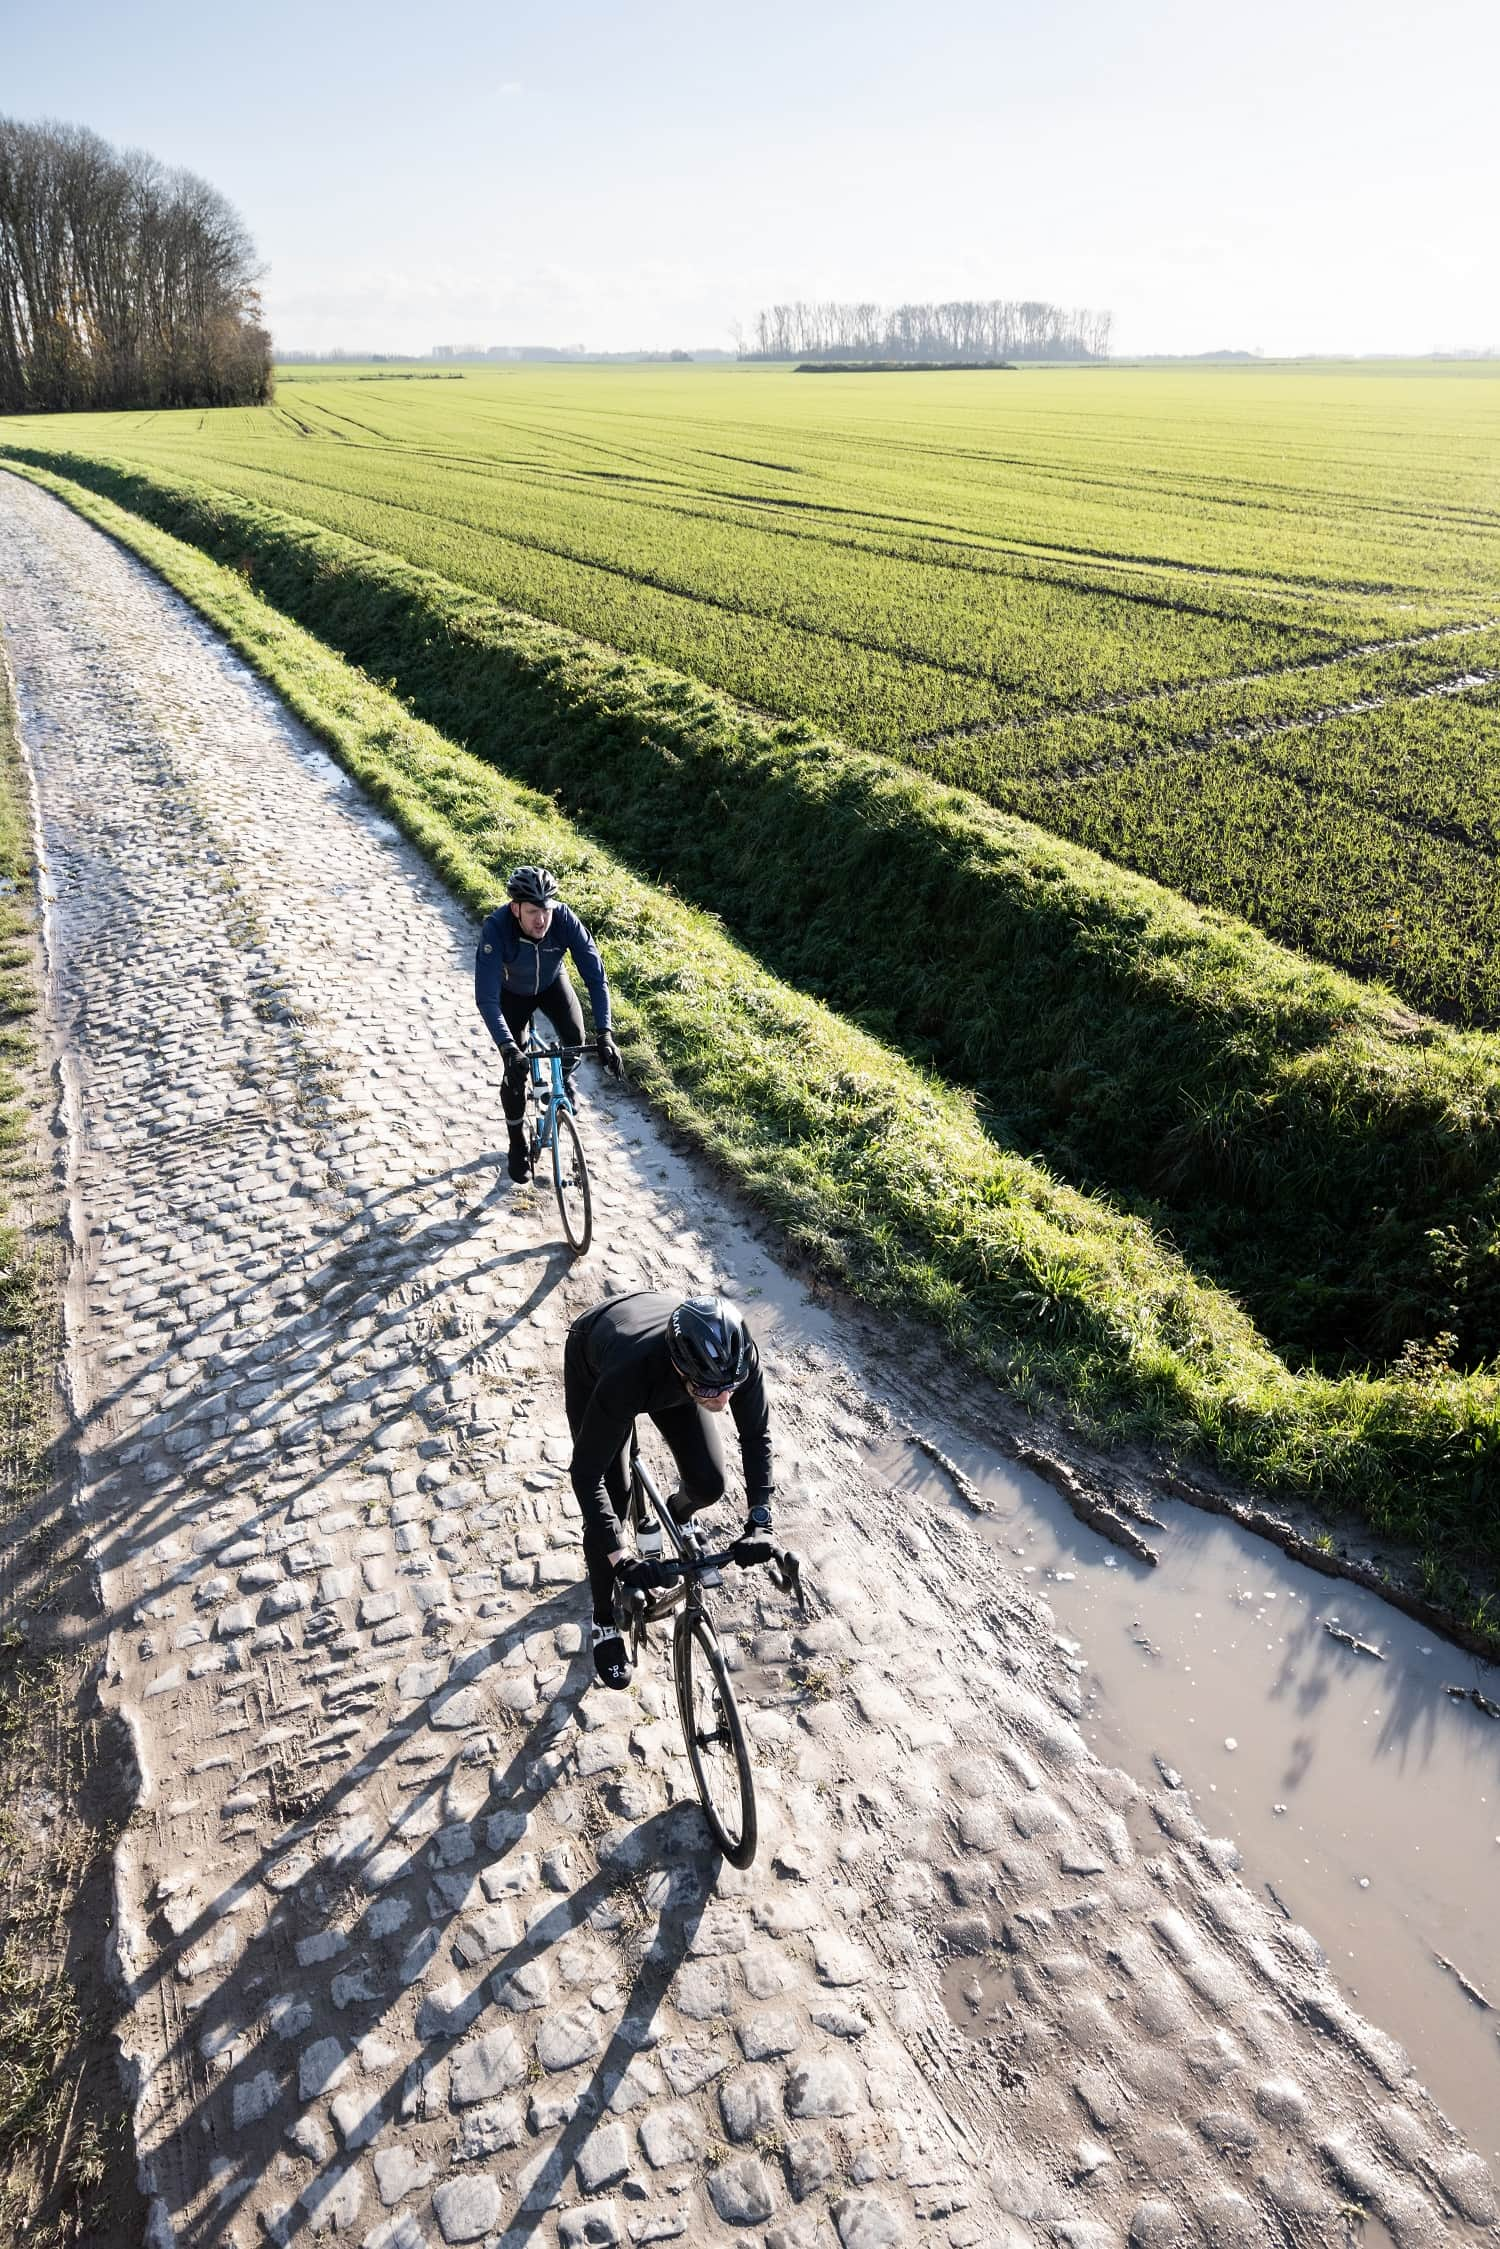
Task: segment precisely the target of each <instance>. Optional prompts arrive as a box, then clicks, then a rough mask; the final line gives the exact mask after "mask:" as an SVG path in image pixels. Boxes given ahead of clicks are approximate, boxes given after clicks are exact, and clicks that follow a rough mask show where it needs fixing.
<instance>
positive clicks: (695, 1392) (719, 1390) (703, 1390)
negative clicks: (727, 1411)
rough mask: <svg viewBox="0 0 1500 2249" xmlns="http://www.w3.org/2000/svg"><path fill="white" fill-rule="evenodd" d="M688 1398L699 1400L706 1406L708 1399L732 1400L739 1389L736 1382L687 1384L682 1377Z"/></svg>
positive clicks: (685, 1378)
mask: <svg viewBox="0 0 1500 2249" xmlns="http://www.w3.org/2000/svg"><path fill="white" fill-rule="evenodd" d="M682 1379H683V1382H684V1383H685V1384H686V1387H687V1394H688V1396H689V1397H690V1398H701V1399H702V1400H703V1401H704V1403H705V1404H707V1402H708V1400H709V1399H710V1398H732V1397H733V1396H734V1394H735V1392H736V1390H738V1388H739V1387H740V1386H739V1384H738V1383H737V1382H689V1381H688V1379H687V1376H686V1375H684V1376H683V1378H682Z"/></svg>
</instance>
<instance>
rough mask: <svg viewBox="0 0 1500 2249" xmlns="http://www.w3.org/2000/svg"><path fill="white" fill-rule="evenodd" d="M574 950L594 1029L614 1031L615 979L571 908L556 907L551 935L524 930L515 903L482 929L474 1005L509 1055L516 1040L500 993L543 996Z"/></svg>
mask: <svg viewBox="0 0 1500 2249" xmlns="http://www.w3.org/2000/svg"><path fill="white" fill-rule="evenodd" d="M565 953H571V954H572V956H573V959H574V961H575V962H576V963H577V965H578V969H579V971H580V973H581V975H582V977H583V981H584V983H585V984H586V985H587V987H588V995H589V1005H590V1007H591V1008H592V1009H593V1011H594V1029H595V1030H596V1031H607V1030H608V1029H609V983H608V980H607V978H606V977H605V974H604V963H603V961H602V960H601V959H600V958H599V948H598V946H597V945H596V944H595V943H594V940H593V938H592V937H590V935H589V933H588V931H587V930H586V929H585V928H584V926H583V923H582V922H581V921H580V920H579V919H578V916H577V915H576V914H575V913H574V911H573V909H572V907H571V906H561V905H559V906H554V907H553V909H552V919H551V921H550V922H549V923H548V925H547V934H546V936H545V937H542V938H533V937H527V936H524V935H523V934H522V930H521V924H520V923H519V922H518V921H517V919H516V917H515V915H514V914H513V913H512V912H511V910H510V905H509V902H508V901H507V903H506V904H505V905H503V906H497V907H496V908H495V911H494V912H493V913H492V914H491V915H490V916H489V918H488V920H487V921H486V922H485V925H484V927H483V929H481V931H480V932H479V950H478V952H477V953H476V954H475V955H474V1004H475V1006H476V1007H477V1008H478V1009H479V1012H480V1014H481V1015H482V1016H483V1017H484V1020H485V1023H486V1026H487V1027H488V1030H489V1034H490V1037H491V1038H492V1039H493V1040H494V1042H495V1044H496V1046H498V1047H499V1048H500V1050H501V1052H502V1053H503V1052H504V1051H505V1049H506V1047H508V1046H514V1045H515V1043H516V1042H515V1040H514V1039H513V1038H512V1037H511V1035H510V1032H509V1031H508V1030H507V1029H506V1027H505V1019H504V1017H503V1016H502V1015H501V1013H500V994H501V992H502V990H503V991H507V992H519V993H521V994H523V995H524V996H525V997H526V998H528V999H529V998H531V997H533V996H538V997H539V996H540V995H541V994H542V993H543V992H545V991H546V989H547V987H548V985H549V984H551V983H553V982H554V981H555V979H556V977H557V975H558V974H559V972H560V970H561V968H562V964H563V955H564V954H565Z"/></svg>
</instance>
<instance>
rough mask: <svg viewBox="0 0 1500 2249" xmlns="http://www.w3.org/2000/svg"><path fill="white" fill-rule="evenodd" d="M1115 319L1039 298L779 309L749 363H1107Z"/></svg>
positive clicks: (746, 353)
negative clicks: (1111, 331)
mask: <svg viewBox="0 0 1500 2249" xmlns="http://www.w3.org/2000/svg"><path fill="white" fill-rule="evenodd" d="M1111 318H1112V316H1111V314H1109V313H1107V312H1086V311H1082V310H1074V311H1066V310H1064V308H1063V307H1062V306H1061V305H1049V304H1043V303H1042V302H1040V301H1039V300H1038V299H1035V298H1029V297H1028V298H1015V297H988V298H983V299H980V298H963V299H960V300H955V301H954V302H951V303H948V304H906V305H877V304H833V303H829V302H818V303H802V302H800V301H799V302H798V303H796V304H786V305H772V306H771V307H770V308H769V310H768V311H765V312H762V313H759V314H758V315H757V317H756V321H755V333H754V340H753V341H752V342H750V343H748V344H747V343H742V344H741V347H740V357H741V358H742V359H888V360H903V359H928V360H931V359H1103V358H1104V357H1105V356H1106V355H1107V353H1108V351H1109V330H1110V321H1111Z"/></svg>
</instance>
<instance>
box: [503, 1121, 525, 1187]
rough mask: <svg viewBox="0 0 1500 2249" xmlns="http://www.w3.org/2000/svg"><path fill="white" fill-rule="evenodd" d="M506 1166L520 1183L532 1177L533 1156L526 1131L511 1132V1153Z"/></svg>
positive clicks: (513, 1177)
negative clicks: (527, 1142) (529, 1148)
mask: <svg viewBox="0 0 1500 2249" xmlns="http://www.w3.org/2000/svg"><path fill="white" fill-rule="evenodd" d="M505 1168H506V1170H507V1171H508V1172H509V1173H510V1176H511V1178H512V1179H514V1180H516V1181H517V1182H518V1183H524V1182H525V1181H526V1180H528V1179H529V1178H530V1177H531V1157H530V1154H529V1152H528V1150H527V1146H526V1135H525V1133H524V1132H513V1133H512V1134H511V1136H510V1154H509V1155H508V1156H507V1158H506V1161H505Z"/></svg>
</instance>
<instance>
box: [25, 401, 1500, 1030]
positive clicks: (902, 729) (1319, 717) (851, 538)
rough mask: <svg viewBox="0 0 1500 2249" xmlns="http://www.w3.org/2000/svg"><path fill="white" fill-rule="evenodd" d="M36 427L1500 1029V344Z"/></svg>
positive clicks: (319, 404)
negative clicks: (900, 774)
mask: <svg viewBox="0 0 1500 2249" xmlns="http://www.w3.org/2000/svg"><path fill="white" fill-rule="evenodd" d="M363 372H364V375H365V376H366V377H368V375H369V373H370V372H371V371H368V370H367V371H363ZM7 441H10V442H14V443H16V444H18V445H24V446H26V447H28V448H36V449H40V450H43V451H45V452H46V453H48V454H49V455H51V456H52V457H53V458H54V459H55V460H56V461H57V462H58V464H59V465H63V463H64V459H65V456H66V455H67V454H69V453H85V452H86V453H88V454H90V455H92V456H95V457H107V458H111V459H115V460H119V461H122V462H126V463H129V464H131V465H133V466H136V467H138V468H142V469H146V470H148V471H149V470H151V469H156V470H159V471H164V472H167V473H170V474H172V475H176V476H185V477H190V478H193V479H197V480H201V481H202V482H203V483H205V484H207V485H209V486H212V487H217V488H220V489H223V490H226V491H230V492H233V493H235V494H238V495H245V496H248V497H251V498H253V499H255V500H258V501H260V502H263V503H264V504H266V505H268V506H271V507H274V508H276V509H279V510H282V511H285V512H287V513H290V514H292V515H294V516H297V517H299V518H301V519H303V520H305V521H308V522H311V523H314V524H317V525H319V526H323V527H326V528H328V529H331V530H333V531H336V532H339V533H342V534H344V535H345V536H347V537H350V538H353V539H356V540H358V541H360V542H362V543H363V544H365V545H367V546H369V547H371V548H374V549H376V550H378V551H379V552H382V553H385V554H389V555H392V556H395V557H398V558H400V559H403V560H405V561H408V562H411V563H414V564H417V565H419V566H421V567H423V568H425V569H429V570H431V571H434V572H436V573H438V574H439V575H440V576H442V577H444V578H446V579H448V580H450V581H453V582H454V583H456V584H458V585H461V586H463V587H466V588H470V589H473V590H475V591H477V592H479V593H481V594H483V595H486V596H489V597H492V598H493V599H495V600H497V601H499V602H502V603H504V604H506V605H507V606H510V607H513V608H515V609H518V610H522V611H525V612H527V613H529V614H531V615H533V616H537V617H541V618H545V619H548V620H551V621H552V622H554V623H558V624H561V625H563V626H565V627H567V628H569V629H571V630H573V631H575V632H580V633H583V634H586V635H588V636H589V637H591V638H592V639H595V640H598V641H601V642H603V643H605V644H607V645H609V646H612V647H616V648H619V649H620V650H622V651H624V652H627V653H630V654H635V655H642V656H647V657H651V658H655V659H657V660H658V661H661V662H663V663H666V664H668V665H670V666H672V667H674V668H675V669H678V670H680V671H684V672H687V673H689V674H692V675H694V676H696V677H697V678H699V679H702V680H704V681H707V682H708V683H710V684H711V685H713V686H716V687H718V688H721V689H723V690H726V691H727V692H729V693H730V694H731V695H733V696H735V697H737V698H738V699H740V700H741V701H743V702H744V703H746V704H748V705H749V706H751V707H752V708H754V709H755V710H758V711H760V712H762V713H766V714H770V715H774V716H777V717H796V718H802V719H805V720H808V721H810V722H812V723H813V724H814V725H816V726H817V727H819V728H821V729H826V730H828V731H830V732H832V733H833V734H835V735H837V736H839V737H840V738H842V739H843V740H845V741H847V742H850V743H852V744H854V745H856V746H860V747H864V748H868V749H873V750H876V751H879V752H881V753H883V754H884V755H887V756H890V757H894V758H897V759H899V760H902V761H904V762H906V763H908V764H910V765H912V766H914V767H917V768H919V769H921V770H924V771H927V772H929V773H931V774H933V775H934V776H935V777H937V778H939V779H942V780H946V781H951V782H956V783H958V784H960V785H962V786H965V787H968V788H971V789H974V790H976V791H977V792H978V793H980V794H981V795H983V796H985V797H986V798H988V799H989V800H990V801H991V802H992V803H995V804H997V805H999V806H1001V807H1003V808H1006V809H1009V810H1013V811H1016V812H1019V813H1022V814H1023V815H1024V816H1025V817H1027V818H1030V819H1033V820H1036V821H1037V822H1039V823H1040V824H1042V825H1044V826H1046V827H1049V828H1051V829H1053V830H1055V831H1056V832H1058V833H1059V834H1062V835H1065V836H1068V837H1070V838H1073V839H1075V840H1077V841H1079V842H1082V843H1085V844H1086V845H1088V846H1090V847H1091V848H1093V849H1096V850H1098V851H1100V852H1103V853H1105V854H1107V855H1108V856H1110V857H1112V858H1114V859H1116V860H1118V861H1120V862H1121V863H1123V864H1126V865H1129V866H1131V867H1134V868H1136V869H1138V870H1140V871H1141V872H1144V873H1146V874H1149V875H1153V876H1155V877H1158V878H1159V879H1161V880H1162V881H1164V882H1166V883H1168V884H1169V885H1171V886H1173V887H1175V888H1179V889H1181V890H1183V891H1184V892H1186V893H1187V894H1188V895H1189V896H1191V897H1193V898H1195V899H1197V900H1199V901H1202V902H1207V903H1211V904H1215V905H1219V906H1222V907H1226V908H1229V909H1231V910H1233V911H1235V912H1238V913H1241V914H1243V915H1245V916H1246V917H1247V918H1248V919H1250V920H1252V921H1254V922H1255V923H1256V924H1257V925H1258V926H1260V927H1261V928H1263V929H1264V930H1266V931H1267V932H1268V933H1270V934H1271V935H1273V936H1277V937H1280V938H1283V939H1285V940H1287V941H1289V942H1291V943H1293V944H1296V945H1298V946H1300V947H1302V948H1305V949H1306V950H1308V951H1310V952H1312V953H1315V954H1317V955H1319V956H1321V957H1323V958H1326V959H1328V960H1330V961H1333V962H1336V963H1338V964H1340V965H1343V966H1346V967H1350V968H1352V969H1354V970H1355V971H1356V972H1358V973H1361V974H1372V973H1373V974H1375V975H1378V976H1381V977H1383V978H1385V979H1386V980H1388V981H1389V982H1391V983H1392V984H1394V985H1395V986H1396V988H1397V989H1398V990H1400V991H1401V992H1402V993H1403V994H1404V995H1405V996H1407V997H1408V998H1409V999H1410V1000H1412V1001H1413V1002H1415V1003H1416V1004H1418V1005H1420V1006H1422V1007H1423V1008H1427V1009H1431V1010H1433V1011H1435V1012H1437V1013H1439V1014H1442V1015H1446V1016H1448V1017H1449V1018H1450V1019H1452V1020H1455V1021H1458V1022H1460V1023H1470V1024H1477V1025H1484V1026H1493V1025H1496V1024H1500V963H1497V961H1496V959H1495V958H1494V957H1493V956H1494V955H1495V954H1496V952H1497V950H1500V948H1496V947H1495V946H1494V944H1493V941H1492V938H1491V937H1490V935H1489V933H1490V932H1492V931H1493V929H1494V927H1495V926H1496V924H1497V920H1500V883H1497V879H1496V872H1495V864H1496V863H1495V849H1496V806H1497V803H1500V706H1497V703H1496V699H1495V693H1494V690H1495V686H1496V683H1500V371H1496V372H1490V371H1488V370H1486V369H1485V368H1484V367H1482V366H1479V367H1469V368H1462V367H1454V368H1451V369H1449V368H1426V369H1422V370H1416V369H1410V368H1408V369H1401V368H1392V369H1385V370H1374V369H1367V368H1356V367H1351V368H1348V369H1345V370H1339V369H1321V370H1311V369H1295V368H1285V369H1283V368H1266V369H1259V368H1239V367H1235V368H1208V369H1194V370H1171V371H1146V370H1141V369H1132V368H1125V367H1121V368H1112V369H1069V370H1056V371H1048V370H1028V371H1026V372H1024V373H1020V374H1013V375H1004V374H1001V375H975V376H953V375H930V376H922V375H912V376H909V377H906V376H902V377H892V378H890V379H889V380H887V381H885V382H882V383H880V384H878V385H876V384H869V383H863V382H861V381H860V380H859V379H858V378H857V377H853V376H851V377H840V376H829V377H825V378H824V379H823V380H821V381H819V382H816V383H813V382H810V381H808V380H806V379H805V378H798V377H796V376H794V375H790V374H787V373H785V372H782V371H779V370H767V369H708V368H692V367H688V368H680V369H677V368H674V369H670V370H668V369H661V368H635V369H622V368H611V369H608V370H595V369H588V368H549V369H547V370H544V371H530V370H526V369H506V370H504V371H497V372H494V373H491V372H488V371H486V370H467V371H465V373H464V375H463V377H462V379H460V380H452V379H449V380H444V381H428V382H421V381H397V380H371V379H362V371H361V370H359V369H348V370H345V369H332V368H314V369H307V370H305V371H301V372H299V371H296V370H293V371H290V372H288V373H287V374H285V375H284V376H283V378H282V381H281V385H280V389H279V392H278V398H277V403H276V404H275V405H274V406H273V407H269V408H259V409H246V410H225V411H223V412H217V413H205V414H179V415H170V414H119V415H91V416H88V417H87V418H86V419H85V418H82V417H72V418H67V417H58V418H54V419H48V418H46V417H32V418H28V419H26V420H24V421H21V420H15V419H13V420H10V421H8V422H0V447H3V445H4V444H5V443H6V442H7Z"/></svg>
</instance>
